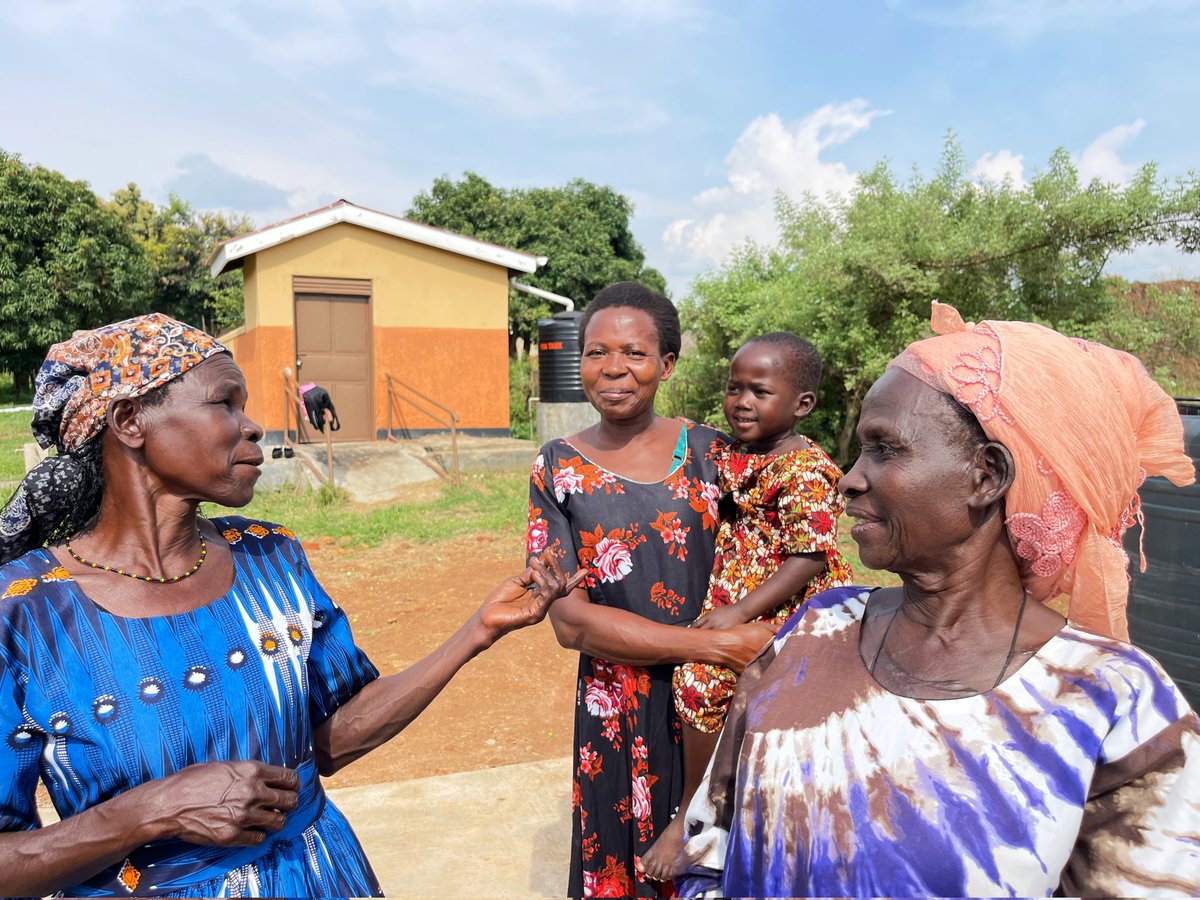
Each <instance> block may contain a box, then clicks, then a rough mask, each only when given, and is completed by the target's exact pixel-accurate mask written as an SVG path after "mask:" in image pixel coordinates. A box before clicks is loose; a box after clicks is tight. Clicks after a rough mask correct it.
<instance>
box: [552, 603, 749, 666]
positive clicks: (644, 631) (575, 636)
mask: <svg viewBox="0 0 1200 900" xmlns="http://www.w3.org/2000/svg"><path fill="white" fill-rule="evenodd" d="M550 621H551V622H552V623H553V624H554V633H555V634H556V635H557V637H558V642H559V644H561V645H562V646H564V647H567V648H568V649H571V650H578V651H580V652H582V653H586V654H587V655H588V656H595V657H599V658H601V659H606V660H608V661H610V662H615V663H624V664H626V665H632V666H653V665H661V664H668V663H682V662H707V663H714V664H716V665H722V666H734V667H736V668H739V669H740V668H741V666H742V665H744V664H745V662H746V659H744V658H739V655H738V654H739V650H740V645H741V642H740V641H738V640H736V639H731V635H730V633H729V632H723V631H701V630H698V629H695V628H684V627H681V626H678V625H663V624H661V623H659V622H652V621H650V620H649V619H645V618H643V617H642V616H639V615H637V614H635V613H631V612H628V611H626V610H623V609H613V608H612V607H608V606H599V605H595V604H592V603H590V602H588V600H587V599H586V594H582V593H580V592H576V593H574V594H571V595H569V596H567V597H563V598H562V599H561V600H559V601H558V603H556V604H555V605H554V607H553V608H552V609H551V610H550Z"/></svg>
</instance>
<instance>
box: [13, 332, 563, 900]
mask: <svg viewBox="0 0 1200 900" xmlns="http://www.w3.org/2000/svg"><path fill="white" fill-rule="evenodd" d="M245 403H246V382H245V379H244V378H243V377H242V373H241V371H240V370H239V369H238V367H237V365H236V364H235V363H234V362H233V359H232V358H231V357H230V355H229V354H228V353H227V352H226V350H225V348H224V347H222V346H221V345H220V344H218V343H217V342H216V341H215V340H214V339H213V338H211V337H210V336H208V335H206V334H204V333H203V332H200V331H197V330H194V329H192V328H189V327H188V326H186V325H184V324H182V323H180V322H176V321H173V320H171V319H169V318H167V317H165V316H162V315H159V314H153V315H148V316H141V317H138V318H135V319H130V320H128V321H125V322H120V323H117V324H115V325H109V326H106V327H103V328H99V329H97V330H95V331H91V332H86V333H82V334H77V335H76V336H75V337H74V338H72V339H71V340H68V341H66V342H65V343H62V344H58V345H55V346H54V347H53V348H52V349H51V351H50V354H49V356H48V358H47V360H46V362H45V363H44V365H43V367H42V370H41V372H40V373H39V375H38V378H37V391H36V397H35V400H34V416H33V431H34V434H35V436H36V437H37V439H38V441H39V443H41V444H42V445H43V446H46V447H49V446H51V445H54V446H56V447H57V451H58V452H57V455H55V456H51V457H49V458H47V459H46V460H45V461H43V462H42V463H40V464H39V465H38V466H37V467H35V468H34V469H33V470H32V471H31V472H30V473H29V474H28V475H27V476H26V478H25V479H24V481H23V482H22V484H21V486H20V487H19V489H18V490H17V492H16V494H14V496H13V498H12V499H11V500H10V501H9V504H8V505H7V506H6V507H5V509H4V511H3V514H2V515H0V562H3V563H4V565H3V566H2V567H0V860H2V861H3V862H2V867H0V872H2V874H0V884H2V885H3V893H4V894H5V895H14V894H28V895H33V894H47V893H50V892H61V893H63V894H66V895H70V896H108V895H114V894H115V895H120V896H131V895H133V896H204V897H209V896H333V895H338V896H365V895H378V894H379V893H380V890H379V885H378V882H377V880H376V878H375V876H374V874H373V873H372V871H371V867H370V865H369V863H368V862H367V860H366V858H365V856H364V855H363V851H362V848H361V847H360V846H359V843H358V841H357V839H356V838H355V836H354V833H353V832H352V831H351V829H350V827H349V825H348V824H347V822H346V820H345V819H344V818H343V817H342V815H341V814H340V813H339V812H338V810H337V809H336V808H335V807H334V806H333V804H332V803H330V802H329V801H328V800H327V799H326V797H325V794H324V792H323V791H322V788H321V781H320V777H319V776H320V775H327V774H330V773H332V772H335V771H337V770H338V769H340V768H341V767H342V766H345V765H346V764H347V763H349V762H351V761H353V760H355V759H357V758H358V757H360V756H362V755H363V754H365V753H367V752H369V751H370V750H372V749H373V748H375V747H377V746H379V745H380V744H382V743H384V742H385V741H387V740H388V739H390V738H391V737H393V736H394V735H396V734H397V733H398V732H399V731H401V730H402V729H403V728H404V727H405V726H406V725H408V723H409V722H411V721H412V720H413V719H414V718H416V717H417V716H418V715H419V714H420V713H421V711H422V710H424V709H425V707H426V706H427V705H428V704H429V703H430V701H432V700H433V698H434V697H435V696H437V694H438V692H439V691H440V690H441V689H442V688H443V687H444V686H445V685H446V684H447V683H448V682H449V680H450V679H451V678H452V677H453V676H454V674H455V673H456V672H457V671H458V670H459V669H460V668H461V667H462V666H463V665H464V664H465V663H466V662H467V661H468V660H469V659H471V658H472V657H473V656H475V655H476V654H477V653H479V652H481V651H482V650H484V649H486V648H487V647H488V646H490V645H491V644H492V643H493V642H494V641H496V640H497V639H498V638H500V637H501V636H502V635H503V634H505V633H506V632H508V631H511V630H513V629H516V628H520V627H523V626H525V625H529V624H532V623H534V622H537V621H539V620H540V619H541V618H542V617H543V616H544V615H545V612H546V609H547V607H548V606H549V604H550V603H551V602H553V600H555V599H556V598H557V597H558V596H560V595H561V594H563V593H564V592H566V591H567V590H569V589H570V588H571V587H573V583H572V582H571V581H569V580H568V579H567V578H565V577H564V576H563V574H562V572H561V570H560V569H559V568H558V566H557V564H556V563H555V562H554V561H553V560H550V561H548V562H546V563H543V562H542V560H540V559H533V560H531V562H530V564H529V567H528V568H527V569H526V570H525V571H524V572H523V573H521V574H520V575H517V576H514V577H513V578H510V579H508V580H507V581H505V582H503V583H502V584H501V585H500V586H498V587H497V588H496V589H495V590H494V591H493V592H492V593H491V594H490V595H489V596H488V597H487V599H486V600H485V601H484V603H483V605H482V606H481V607H480V608H479V610H478V611H477V612H476V613H475V614H474V615H472V616H471V617H470V619H468V620H467V622H465V623H464V624H463V626H462V627H461V628H460V629H459V630H458V631H457V632H456V633H455V634H454V635H452V636H451V637H450V638H449V639H448V640H447V641H446V643H445V644H443V645H442V646H441V647H439V648H438V649H437V650H435V651H434V652H433V653H431V654H430V655H429V656H427V657H426V658H425V659H423V660H421V661H420V662H418V663H416V664H415V665H413V666H411V667H410V668H408V669H406V670H405V671H403V672H400V673H397V674H394V675H390V676H387V677H384V678H381V677H379V673H378V672H377V671H376V669H375V667H374V666H373V665H372V664H371V662H370V661H369V660H368V659H367V657H366V656H365V655H364V654H363V653H362V651H360V650H359V649H358V648H357V647H356V646H355V644H354V641H353V639H352V636H351V634H350V627H349V625H348V623H347V620H346V616H345V614H344V613H343V612H342V610H341V609H340V608H339V607H338V606H337V604H335V603H334V602H333V600H331V599H330V597H329V596H328V595H327V594H326V593H325V591H324V590H322V588H321V586H320V584H318V583H317V580H316V578H315V577H314V576H313V573H312V570H311V569H310V568H309V565H308V562H307V560H306V559H305V556H304V552H303V550H302V549H301V547H300V544H299V543H298V542H297V541H296V539H295V536H294V535H293V534H292V533H291V532H290V531H289V530H288V529H287V528H285V527H283V526H280V525H273V524H270V523H267V522H256V521H251V520H248V519H244V518H240V517H236V516H234V517H227V518H217V519H205V518H202V517H200V516H199V515H198V512H197V508H198V506H199V504H200V503H202V502H212V503H218V504H221V505H224V506H229V507H239V506H243V505H245V504H246V503H247V502H249V500H250V499H251V497H252V496H253V493H254V485H255V482H256V481H257V479H258V476H259V473H260V469H259V464H260V463H261V462H262V452H261V450H260V449H259V447H258V444H257V442H258V441H259V440H260V439H261V438H262V434H263V433H262V430H261V428H259V426H258V425H256V424H255V423H254V422H252V421H251V420H250V419H249V418H247V416H246V414H245ZM39 778H40V779H41V781H42V782H43V783H44V784H45V786H46V789H47V791H48V792H49V795H50V799H51V801H52V802H53V803H54V806H55V808H56V809H57V811H58V814H59V816H60V817H61V821H60V822H58V823H55V824H52V825H48V826H45V827H42V825H41V823H40V821H39V818H38V813H37V809H36V806H35V801H34V794H35V788H36V786H37V781H38V779H39Z"/></svg>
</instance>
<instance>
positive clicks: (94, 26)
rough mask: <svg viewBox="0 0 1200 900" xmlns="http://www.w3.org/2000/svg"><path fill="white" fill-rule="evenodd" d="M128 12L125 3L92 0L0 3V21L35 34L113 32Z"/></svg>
mask: <svg viewBox="0 0 1200 900" xmlns="http://www.w3.org/2000/svg"><path fill="white" fill-rule="evenodd" d="M126 11H127V8H126V3H125V2H124V0H111V2H104V3H96V2H95V0H54V2H50V0H41V2H36V3H22V2H20V0H17V2H13V3H0V21H5V22H7V23H8V24H9V25H11V26H12V27H13V28H16V29H17V30H19V31H25V32H30V33H33V34H37V35H53V34H60V33H62V32H65V31H79V32H83V33H84V34H98V35H107V34H111V33H113V31H114V30H115V29H116V26H117V23H118V22H120V20H121V19H123V18H124V17H125V13H126Z"/></svg>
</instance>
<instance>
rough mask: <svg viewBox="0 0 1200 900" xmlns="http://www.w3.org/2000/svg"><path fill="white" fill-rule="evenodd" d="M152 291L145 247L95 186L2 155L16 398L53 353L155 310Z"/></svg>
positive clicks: (4, 272)
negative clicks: (80, 333)
mask: <svg viewBox="0 0 1200 900" xmlns="http://www.w3.org/2000/svg"><path fill="white" fill-rule="evenodd" d="M149 291H150V267H149V264H148V263H147V260H146V257H145V254H144V253H143V252H142V249H141V247H140V246H139V245H138V243H137V241H136V240H135V239H134V237H133V235H132V234H131V233H130V231H129V228H128V227H127V226H126V224H125V222H124V221H123V220H122V219H121V217H120V216H118V215H117V214H116V213H114V212H113V211H112V210H110V209H108V208H107V207H106V206H105V205H104V204H103V203H102V202H101V201H100V199H99V198H98V197H97V196H96V195H95V194H94V193H92V191H91V189H90V188H89V187H88V186H87V184H86V183H84V182H82V181H71V180H69V179H68V178H66V177H65V176H63V175H62V174H60V173H58V172H54V171H52V170H50V169H45V168H43V167H41V166H29V165H26V164H25V163H23V162H22V161H21V159H20V158H19V157H17V156H14V155H11V154H8V153H5V152H4V151H2V150H0V369H3V370H5V371H9V372H12V373H13V382H14V388H15V389H16V390H18V391H20V390H21V389H23V388H24V386H25V385H26V384H27V383H28V377H29V374H30V373H31V372H32V371H33V370H35V369H36V368H37V366H38V365H39V364H40V363H41V361H42V359H43V358H44V356H45V353H46V348H47V347H48V346H49V345H50V344H52V343H55V342H57V341H61V340H64V339H65V338H68V337H70V335H71V332H73V331H75V330H77V329H81V328H94V327H96V326H98V325H102V324H104V323H106V322H111V321H114V320H119V319H122V318H126V317H128V316H130V315H136V314H137V313H140V312H144V311H146V309H147V308H148V306H147V304H148V300H149Z"/></svg>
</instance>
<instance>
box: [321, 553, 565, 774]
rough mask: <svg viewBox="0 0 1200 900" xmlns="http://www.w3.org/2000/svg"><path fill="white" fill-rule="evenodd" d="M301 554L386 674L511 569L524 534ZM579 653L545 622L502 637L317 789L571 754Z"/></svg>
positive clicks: (450, 626)
mask: <svg viewBox="0 0 1200 900" xmlns="http://www.w3.org/2000/svg"><path fill="white" fill-rule="evenodd" d="M306 549H307V552H308V556H309V559H310V560H311V562H312V566H313V570H314V571H315V572H316V574H317V577H318V578H319V579H320V580H321V583H322V584H323V585H324V586H325V589H326V590H327V591H329V593H330V595H331V596H332V597H333V598H334V599H335V600H336V601H337V602H338V603H339V604H341V606H342V607H343V608H344V609H345V610H346V612H347V614H348V615H349V616H350V620H351V623H352V624H353V627H354V633H355V637H356V640H357V641H358V644H359V646H361V647H362V648H363V649H364V650H365V651H366V652H367V653H368V655H369V656H370V657H371V659H372V660H373V661H374V663H375V665H376V666H377V667H378V668H379V670H380V672H381V673H382V674H389V673H391V672H395V671H398V670H400V669H402V668H404V667H405V666H407V665H410V664H412V663H413V662H415V661H416V660H418V659H420V658H421V657H422V656H424V655H425V654H426V653H428V652H429V651H430V650H432V649H433V648H434V647H436V646H437V645H438V644H439V643H440V642H441V641H442V640H443V639H444V638H445V637H447V636H448V635H450V634H451V633H452V632H453V631H454V630H455V629H456V628H457V627H458V626H459V625H460V624H461V623H462V622H463V620H465V619H466V618H467V616H469V615H470V614H471V612H472V611H473V610H474V609H475V608H476V607H477V606H478V605H479V602H480V601H481V600H482V599H483V597H484V595H485V594H486V593H487V592H488V591H489V590H491V588H492V587H494V586H495V585H496V583H497V582H499V581H500V580H501V579H503V578H505V577H507V576H508V575H511V574H513V573H514V572H516V571H518V570H519V569H520V567H521V566H522V564H523V563H522V560H523V552H524V535H520V534H516V533H512V534H504V535H501V536H496V537H490V536H482V535H481V536H477V537H472V538H460V539H457V540H453V541H446V542H444V543H440V544H434V545H425V546H414V545H410V544H406V543H403V542H391V543H385V544H382V545H381V546H379V547H376V548H373V549H368V550H351V549H344V548H341V547H338V546H336V545H334V544H332V543H323V544H321V545H319V546H317V547H315V548H314V547H313V545H306ZM577 658H578V657H577V656H576V654H574V653H570V652H568V651H566V650H563V649H562V648H561V647H559V646H558V643H557V642H556V641H555V639H554V633H553V631H552V629H551V628H550V623H549V622H543V623H542V624H541V625H538V626H536V627H534V628H528V629H525V630H523V631H520V632H517V633H515V634H511V635H509V636H508V637H506V638H504V640H502V641H501V642H500V643H498V644H497V645H496V646H494V647H493V648H492V649H491V650H489V651H488V652H487V653H485V654H483V655H482V656H479V657H477V658H476V659H474V660H472V661H471V662H470V663H469V664H468V665H467V666H466V668H464V669H463V671H462V672H460V673H459V675H458V676H457V677H456V678H455V680H454V681H453V682H451V684H450V686H449V687H448V688H446V690H445V691H443V692H442V694H441V696H439V697H438V698H437V700H435V701H434V702H433V704H432V705H431V706H430V707H429V709H427V710H426V711H425V713H424V714H423V715H422V716H421V718H419V719H418V720H417V721H416V722H414V723H413V724H412V725H410V726H409V727H408V728H407V729H406V730H405V731H404V732H403V733H402V734H401V735H400V736H398V737H397V738H395V739H394V740H393V741H391V743H389V744H387V745H385V746H384V747H381V748H379V749H378V750H376V751H374V752H373V753H371V754H370V755H368V756H366V757H364V758H363V759H361V760H359V761H358V762H356V763H353V764H352V765H350V766H348V767H347V768H346V769H344V770H342V771H341V772H339V773H338V774H337V775H336V776H334V777H333V778H327V779H325V785H326V787H330V788H335V787H350V786H354V785H361V784H371V783H375V782H381V781H402V780H405V779H409V778H422V777H424V776H427V775H441V774H446V773H448V772H460V771H466V770H470V769H481V768H486V767H489V766H499V765H508V764H510V763H518V762H530V761H533V760H541V759H552V758H557V757H562V756H568V755H570V752H571V710H572V706H573V703H574V692H575V685H574V680H575V666H576V661H577Z"/></svg>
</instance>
